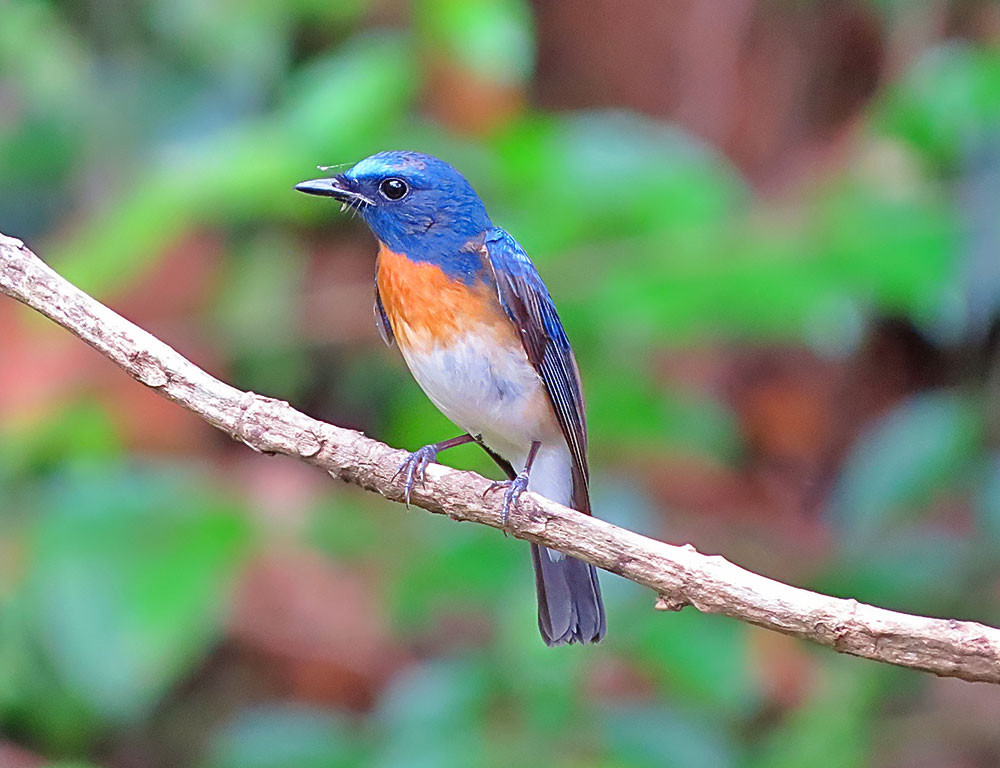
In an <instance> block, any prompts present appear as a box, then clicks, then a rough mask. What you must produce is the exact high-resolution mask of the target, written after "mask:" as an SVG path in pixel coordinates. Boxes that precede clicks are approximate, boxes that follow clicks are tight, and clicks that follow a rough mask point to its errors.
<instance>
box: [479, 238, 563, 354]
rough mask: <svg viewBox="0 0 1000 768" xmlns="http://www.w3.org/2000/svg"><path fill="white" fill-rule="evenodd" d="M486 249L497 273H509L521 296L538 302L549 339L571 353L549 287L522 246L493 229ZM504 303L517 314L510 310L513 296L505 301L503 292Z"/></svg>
mask: <svg viewBox="0 0 1000 768" xmlns="http://www.w3.org/2000/svg"><path fill="white" fill-rule="evenodd" d="M485 245H486V250H487V253H488V254H489V257H490V260H491V261H492V262H493V268H494V270H496V271H497V272H498V273H499V272H505V273H507V275H509V276H510V277H511V278H513V279H514V281H515V283H517V284H518V287H519V288H520V291H519V293H526V294H528V295H530V296H531V298H532V299H534V300H535V301H536V302H537V310H538V316H539V319H540V320H541V322H542V325H543V327H544V330H545V335H546V336H548V338H549V340H550V341H551V342H552V343H554V344H555V345H556V346H557V347H559V348H560V349H564V350H568V349H569V339H568V338H567V337H566V331H565V329H564V328H563V324H562V321H561V320H560V319H559V315H558V314H557V313H556V308H555V304H554V302H553V301H552V297H551V296H550V295H549V289H548V288H546V287H545V283H544V282H543V281H542V276H541V275H539V274H538V270H537V269H536V268H535V265H534V263H533V262H532V261H531V259H530V258H528V254H527V253H525V251H524V248H522V247H521V244H520V243H519V242H517V240H515V239H514V237H513V236H512V235H510V234H509V233H508V232H507V231H506V230H504V229H501V228H500V227H493V228H492V229H491V230H489V232H488V233H487V235H486V240H485ZM500 300H501V302H503V303H504V308H505V309H506V310H507V313H508V314H514V313H512V310H513V308H512V307H510V306H508V300H509V296H508V297H506V298H505V292H503V291H501V292H500Z"/></svg>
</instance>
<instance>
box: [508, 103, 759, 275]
mask: <svg viewBox="0 0 1000 768" xmlns="http://www.w3.org/2000/svg"><path fill="white" fill-rule="evenodd" d="M495 162H496V167H495V168H494V169H493V172H494V173H495V174H496V177H497V179H498V180H499V181H500V182H501V183H502V184H503V185H504V194H502V195H500V194H497V195H496V197H497V200H496V202H497V206H495V207H494V208H498V209H499V211H500V213H499V214H497V215H494V219H495V220H496V221H498V222H501V223H502V224H503V226H504V227H505V228H506V229H508V230H509V231H510V232H512V233H513V234H514V236H515V237H517V238H518V240H520V242H521V243H522V245H524V247H525V248H526V249H527V251H528V253H529V254H530V255H531V256H532V258H535V259H536V260H542V259H543V258H544V256H545V255H547V254H549V253H552V252H558V251H562V250H565V249H568V248H573V247H588V248H592V247H594V246H595V245H596V244H598V243H602V242H606V241H608V240H609V239H610V238H613V237H622V236H627V237H629V238H634V237H636V236H638V235H641V234H643V233H648V232H662V231H673V232H675V233H688V232H691V231H695V232H697V231H698V230H699V228H701V227H703V226H705V225H706V224H709V223H712V224H718V222H719V221H720V218H721V217H722V216H723V215H726V214H731V213H732V212H733V210H734V209H735V208H736V207H737V205H738V204H739V203H740V202H742V201H743V200H744V198H745V189H744V187H743V185H742V183H741V182H740V180H739V179H738V177H737V176H736V174H735V173H734V172H733V170H732V169H731V168H730V167H729V166H728V165H727V164H726V163H725V162H724V161H723V159H722V158H721V157H719V156H718V155H716V154H714V153H713V152H712V151H711V150H710V149H709V148H708V147H707V146H706V145H704V144H701V143H700V142H699V141H698V140H697V139H695V138H694V137H693V136H692V135H690V134H687V133H684V132H682V131H680V130H678V129H676V128H670V127H666V126H664V125H662V124H661V123H658V122H656V121H653V120H649V119H645V118H641V117H638V116H636V115H631V114H628V113H623V112H612V111H595V112H581V113H576V114H567V115H560V116H558V117H544V118H543V117H536V118H532V119H528V120H524V121H522V122H521V123H518V124H516V125H515V126H514V127H513V129H512V130H510V131H509V132H508V133H507V134H505V135H503V136H501V137H500V138H499V139H498V144H497V157H496V160H495ZM512 202H514V203H516V204H515V205H511V203H512ZM657 258H662V254H657ZM618 260H621V261H622V262H623V263H625V264H628V263H629V254H628V253H623V254H619V255H616V257H615V259H614V261H616V262H617V261H618Z"/></svg>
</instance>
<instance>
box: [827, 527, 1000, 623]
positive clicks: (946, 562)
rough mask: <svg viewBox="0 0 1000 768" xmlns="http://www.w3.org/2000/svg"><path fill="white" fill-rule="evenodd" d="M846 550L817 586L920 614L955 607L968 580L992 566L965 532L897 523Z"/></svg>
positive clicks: (950, 609)
mask: <svg viewBox="0 0 1000 768" xmlns="http://www.w3.org/2000/svg"><path fill="white" fill-rule="evenodd" d="M844 550H845V551H843V552H842V553H841V554H840V555H839V556H838V557H837V558H836V559H835V561H834V563H833V564H832V565H831V566H830V568H829V569H828V572H827V573H826V575H824V576H823V577H821V578H818V579H816V580H814V582H813V584H812V586H813V587H814V588H816V589H818V590H819V591H820V592H823V593H824V594H832V595H836V596H838V597H854V598H857V599H858V600H861V601H863V602H868V603H875V604H877V605H882V606H886V607H889V608H892V609H894V610H899V611H913V612H915V613H918V614H928V613H948V612H952V611H955V610H956V609H957V607H958V606H959V605H961V604H962V601H963V599H964V598H965V589H966V586H967V585H968V584H969V582H970V580H971V579H975V578H977V576H978V575H979V574H982V573H984V572H988V571H989V569H990V567H991V564H993V563H992V561H993V558H992V557H989V558H988V557H987V553H986V552H984V551H983V549H982V548H981V547H980V546H978V543H977V542H975V541H972V540H970V539H969V538H968V537H966V536H958V535H954V534H946V533H939V532H931V533H927V532H921V531H913V530H909V529H907V528H901V527H899V526H897V527H894V528H892V529H891V530H888V531H885V532H883V533H882V534H881V535H873V536H871V537H870V538H869V539H868V540H866V541H865V542H864V543H858V544H857V545H853V546H851V547H845V548H844Z"/></svg>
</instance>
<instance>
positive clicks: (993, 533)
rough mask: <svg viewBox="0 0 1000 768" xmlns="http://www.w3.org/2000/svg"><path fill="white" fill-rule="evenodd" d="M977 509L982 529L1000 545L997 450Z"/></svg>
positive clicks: (990, 462) (999, 471)
mask: <svg viewBox="0 0 1000 768" xmlns="http://www.w3.org/2000/svg"><path fill="white" fill-rule="evenodd" d="M975 510H976V513H977V516H978V518H979V523H980V526H981V527H982V529H983V530H984V531H985V532H986V533H987V534H988V535H989V536H990V538H991V539H992V540H993V543H994V545H1000V454H997V453H995V452H994V453H993V454H992V455H991V456H990V457H989V465H988V467H987V469H986V473H985V479H984V482H983V485H982V488H981V489H980V491H979V496H978V498H977V504H976V505H975Z"/></svg>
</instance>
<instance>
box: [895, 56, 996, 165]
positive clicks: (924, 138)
mask: <svg viewBox="0 0 1000 768" xmlns="http://www.w3.org/2000/svg"><path fill="white" fill-rule="evenodd" d="M878 125H879V128H880V129H881V130H882V131H884V132H886V133H888V134H890V135H896V136H899V137H901V138H903V139H904V140H905V141H907V142H909V143H910V144H911V145H913V146H914V147H916V148H917V149H918V150H919V151H920V152H921V153H922V154H923V156H924V157H925V158H926V160H927V161H928V162H929V163H930V164H932V166H934V167H937V168H941V169H944V170H952V171H953V170H955V169H956V168H957V167H958V164H959V161H960V160H961V159H962V157H963V155H964V154H965V152H966V151H967V150H968V149H969V147H970V146H973V145H975V144H978V143H980V142H981V140H982V139H984V138H985V137H986V136H987V135H989V134H995V133H996V131H998V130H1000V51H997V50H996V49H995V48H987V47H976V46H973V45H972V44H970V43H968V42H959V41H953V42H949V43H945V44H943V45H940V46H938V47H937V48H933V49H931V50H930V51H928V52H927V53H925V54H924V55H923V56H922V57H921V58H920V60H919V61H918V62H917V64H916V66H914V67H912V68H911V69H910V71H909V72H908V73H907V74H906V76H905V77H904V78H903V80H902V81H901V82H900V83H899V84H897V85H896V86H895V87H894V88H892V89H891V90H890V91H889V94H888V96H887V97H886V98H885V99H884V101H883V104H882V106H881V110H880V114H879V118H878Z"/></svg>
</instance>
